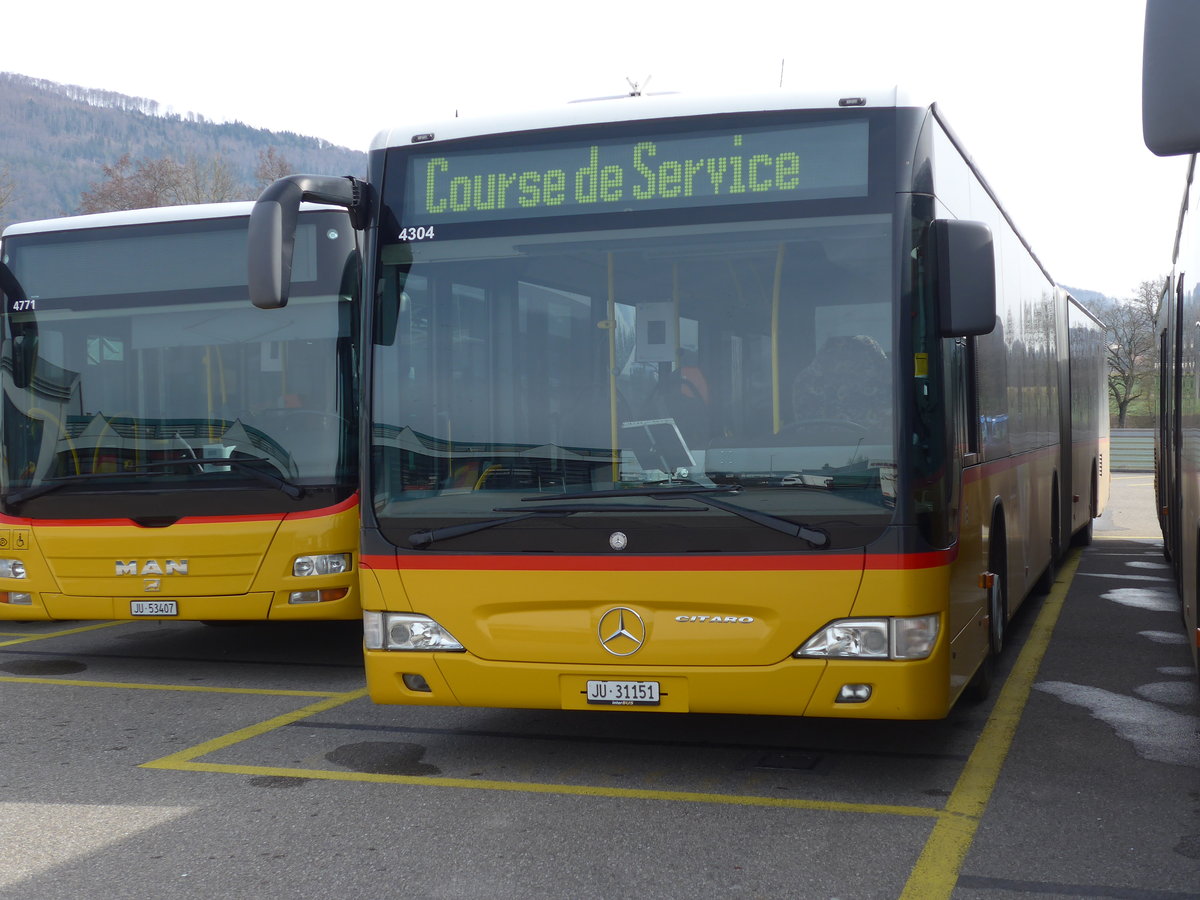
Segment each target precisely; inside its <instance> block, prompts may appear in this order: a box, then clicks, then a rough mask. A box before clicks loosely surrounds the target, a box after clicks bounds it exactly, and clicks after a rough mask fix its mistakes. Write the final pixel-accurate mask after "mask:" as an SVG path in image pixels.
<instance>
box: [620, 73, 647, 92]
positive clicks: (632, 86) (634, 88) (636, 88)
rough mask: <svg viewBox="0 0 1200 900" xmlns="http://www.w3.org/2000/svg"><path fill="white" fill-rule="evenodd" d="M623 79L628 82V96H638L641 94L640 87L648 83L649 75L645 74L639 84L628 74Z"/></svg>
mask: <svg viewBox="0 0 1200 900" xmlns="http://www.w3.org/2000/svg"><path fill="white" fill-rule="evenodd" d="M625 81H626V82H627V83H628V84H629V96H630V97H640V96H642V88H644V87H645V86H646V85H648V84H649V83H650V76H649V75H647V76H646V79H645V81H643V82H642V83H641V84H638V82H636V81H634V80H633V79H632V78H630V77H629V76H626V77H625Z"/></svg>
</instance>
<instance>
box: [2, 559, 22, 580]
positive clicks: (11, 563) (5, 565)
mask: <svg viewBox="0 0 1200 900" xmlns="http://www.w3.org/2000/svg"><path fill="white" fill-rule="evenodd" d="M24 577H25V561H24V560H22V559H0V578H24Z"/></svg>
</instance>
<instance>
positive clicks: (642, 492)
mask: <svg viewBox="0 0 1200 900" xmlns="http://www.w3.org/2000/svg"><path fill="white" fill-rule="evenodd" d="M741 490H742V487H741V485H736V484H733V485H715V486H713V487H706V486H704V485H695V484H685V485H682V486H680V487H642V488H629V489H628V490H619V489H618V490H608V491H591V492H588V491H580V492H577V493H572V494H535V495H532V496H529V497H522V498H521V500H522V501H523V502H533V503H536V502H539V501H543V500H558V499H563V498H565V499H569V500H584V499H587V498H588V497H654V498H656V499H660V500H661V499H665V498H667V497H673V496H679V497H682V498H684V499H685V500H695V501H696V502H697V503H703V504H705V505H706V506H711V507H712V508H713V509H719V510H721V511H723V512H727V513H732V514H733V515H735V516H741V517H742V518H743V519H747V520H748V521H751V522H754V523H756V524H758V525H762V526H763V527H764V528H770V529H772V530H774V531H778V532H781V533H782V534H786V535H788V536H790V537H798V538H800V539H801V540H802V541H807V542H808V543H809V544H811V545H812V546H813V547H815V548H816V549H818V550H820V549H822V548H824V547H828V546H829V532H827V531H826V530H825V529H823V528H814V527H813V526H811V525H804V524H800V525H797V524H796V523H795V522H793V521H791V520H790V519H784V518H782V517H780V516H773V515H771V514H770V513H761V512H758V511H756V510H753V509H749V508H747V507H745V506H739V505H738V504H736V503H726V502H725V501H724V500H721V499H718V498H717V497H714V496H713V494H736V493H738V492H739V491H741ZM628 508H629V509H633V508H634V507H628ZM676 512H678V510H676Z"/></svg>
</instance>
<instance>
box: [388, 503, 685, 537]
mask: <svg viewBox="0 0 1200 900" xmlns="http://www.w3.org/2000/svg"><path fill="white" fill-rule="evenodd" d="M598 493H603V492H602V491H601V492H598ZM559 496H562V495H559ZM582 496H585V497H586V496H587V495H586V494H584V495H582ZM614 496H616V495H614ZM547 499H550V500H557V499H558V497H549V498H547ZM492 512H515V513H517V515H515V516H505V517H504V518H503V519H485V520H484V521H481V522H467V523H464V524H462V525H447V526H446V527H444V528H430V529H428V530H426V531H414V532H413V533H412V534H410V535H409V536H408V542H409V543H410V544H412V545H413V546H414V547H428V546H429V545H430V544H432V543H433V542H434V541H444V540H447V539H449V538H456V537H462V536H463V535H467V534H474V533H475V532H477V531H486V530H487V529H489V528H496V527H497V526H499V525H508V524H510V523H512V522H520V521H522V520H523V519H547V518H552V517H554V516H573V515H575V513H597V512H619V513H644V512H675V513H677V512H680V509H679V508H678V507H676V506H624V505H618V504H609V505H601V506H595V505H593V504H590V503H589V504H587V505H585V506H568V505H563V506H553V507H550V508H548V509H538V510H534V511H532V512H522V511H521V510H520V508H519V507H514V506H498V507H496V508H494V509H493V510H492Z"/></svg>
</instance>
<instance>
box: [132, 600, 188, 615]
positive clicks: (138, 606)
mask: <svg viewBox="0 0 1200 900" xmlns="http://www.w3.org/2000/svg"><path fill="white" fill-rule="evenodd" d="M129 614H130V615H131V616H177V615H179V603H178V601H175V600H132V601H130V603H129Z"/></svg>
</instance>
